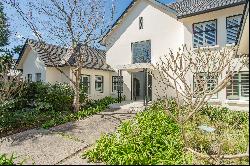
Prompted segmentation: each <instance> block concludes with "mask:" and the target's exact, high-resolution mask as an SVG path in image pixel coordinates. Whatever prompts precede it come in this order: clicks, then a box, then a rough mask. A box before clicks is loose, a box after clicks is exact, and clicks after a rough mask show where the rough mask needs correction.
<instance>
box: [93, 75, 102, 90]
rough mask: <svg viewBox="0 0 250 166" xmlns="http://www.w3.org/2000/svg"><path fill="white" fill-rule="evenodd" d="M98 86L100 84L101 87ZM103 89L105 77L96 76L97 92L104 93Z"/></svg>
mask: <svg viewBox="0 0 250 166" xmlns="http://www.w3.org/2000/svg"><path fill="white" fill-rule="evenodd" d="M98 84H100V85H101V86H100V87H98ZM103 89H104V77H103V76H101V75H96V76H95V91H96V92H99V93H103Z"/></svg>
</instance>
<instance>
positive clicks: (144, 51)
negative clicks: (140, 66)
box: [131, 40, 151, 63]
mask: <svg viewBox="0 0 250 166" xmlns="http://www.w3.org/2000/svg"><path fill="white" fill-rule="evenodd" d="M131 47H132V61H133V63H150V62H151V41H150V40H147V41H141V42H135V43H132V44H131Z"/></svg>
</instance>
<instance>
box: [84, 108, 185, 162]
mask: <svg viewBox="0 0 250 166" xmlns="http://www.w3.org/2000/svg"><path fill="white" fill-rule="evenodd" d="M162 108H163V107H162V106H161V105H160V104H159V105H158V104H155V105H153V107H151V108H150V109H148V110H146V111H145V112H142V113H139V114H138V115H137V116H136V117H135V119H133V120H130V121H126V122H124V123H122V125H121V126H120V127H119V128H118V131H117V133H114V134H111V135H104V136H103V137H101V139H100V140H98V141H97V144H96V146H95V147H94V149H91V150H89V151H87V152H86V153H85V154H84V156H85V157H88V158H89V159H90V160H91V161H94V162H97V161H101V162H106V163H107V164H112V165H113V164H122V165H132V164H136V165H139V164H140V165H145V164H146V165H148V164H181V163H185V156H184V153H183V142H182V140H181V134H180V129H179V127H178V126H177V124H176V123H174V122H173V121H172V120H171V119H170V118H169V117H168V116H167V115H166V114H165V112H164V110H163V109H162Z"/></svg>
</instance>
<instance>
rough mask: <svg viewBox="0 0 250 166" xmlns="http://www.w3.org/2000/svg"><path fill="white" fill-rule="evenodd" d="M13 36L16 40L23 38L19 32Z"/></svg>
mask: <svg viewBox="0 0 250 166" xmlns="http://www.w3.org/2000/svg"><path fill="white" fill-rule="evenodd" d="M15 36H16V38H18V39H22V38H23V35H21V34H20V33H19V32H17V33H16V35H15Z"/></svg>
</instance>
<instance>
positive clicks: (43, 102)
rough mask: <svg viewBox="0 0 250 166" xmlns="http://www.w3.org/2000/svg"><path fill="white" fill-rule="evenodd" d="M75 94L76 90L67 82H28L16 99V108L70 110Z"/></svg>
mask: <svg viewBox="0 0 250 166" xmlns="http://www.w3.org/2000/svg"><path fill="white" fill-rule="evenodd" d="M73 96H74V91H73V89H72V88H71V87H70V86H69V85H67V84H54V85H51V84H46V83H42V82H39V83H26V85H25V86H24V88H23V90H22V91H21V95H20V97H18V98H17V99H16V109H22V108H27V107H29V108H35V109H41V110H43V111H50V110H54V111H62V110H63V111H70V110H71V108H72V102H73ZM62 103H63V104H62Z"/></svg>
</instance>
